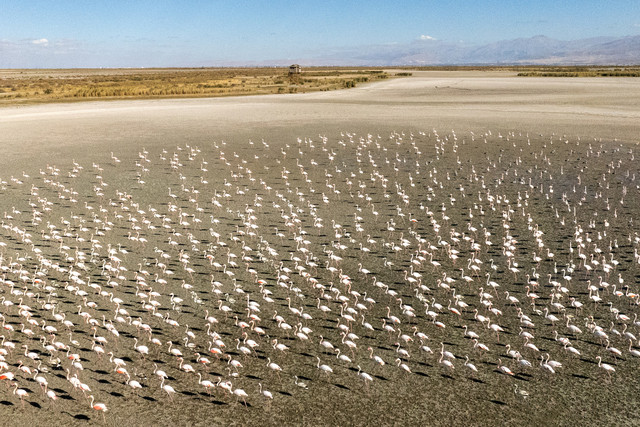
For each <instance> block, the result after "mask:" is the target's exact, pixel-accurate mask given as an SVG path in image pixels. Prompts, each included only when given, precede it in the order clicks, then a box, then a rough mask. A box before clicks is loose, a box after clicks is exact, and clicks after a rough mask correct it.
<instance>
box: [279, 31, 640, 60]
mask: <svg viewBox="0 0 640 427" xmlns="http://www.w3.org/2000/svg"><path fill="white" fill-rule="evenodd" d="M280 62H281V61H278V63H280ZM297 62H299V63H300V64H302V65H362V66H374V65H413V66H428V65H494V64H497V65H530V64H532V65H547V64H548V65H637V64H640V36H628V37H621V38H620V37H595V38H589V39H582V40H573V41H562V40H555V39H551V38H549V37H546V36H535V37H531V38H519V39H514V40H504V41H499V42H495V43H489V44H485V45H475V44H470V43H463V42H460V43H452V42H445V41H440V40H434V39H425V40H415V41H413V42H411V43H407V44H389V45H377V46H365V47H360V48H357V49H344V50H335V51H333V52H326V53H324V54H319V55H317V56H314V57H307V58H305V59H299V60H297ZM282 63H283V64H284V63H286V61H282Z"/></svg>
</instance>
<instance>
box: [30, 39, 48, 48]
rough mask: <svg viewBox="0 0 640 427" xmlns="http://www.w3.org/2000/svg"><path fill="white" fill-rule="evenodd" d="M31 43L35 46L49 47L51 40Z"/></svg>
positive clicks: (32, 41)
mask: <svg viewBox="0 0 640 427" xmlns="http://www.w3.org/2000/svg"><path fill="white" fill-rule="evenodd" d="M31 43H32V44H35V45H36V46H49V40H47V39H37V40H31Z"/></svg>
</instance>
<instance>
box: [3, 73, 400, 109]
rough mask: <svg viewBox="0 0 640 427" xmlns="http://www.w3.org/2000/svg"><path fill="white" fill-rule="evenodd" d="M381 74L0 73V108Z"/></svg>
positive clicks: (311, 84)
mask: <svg viewBox="0 0 640 427" xmlns="http://www.w3.org/2000/svg"><path fill="white" fill-rule="evenodd" d="M387 77H389V75H388V74H387V73H385V72H383V71H382V70H376V69H373V70H372V69H358V68H356V69H346V68H332V69H329V68H311V69H307V70H305V71H303V73H302V74H300V75H294V76H289V75H288V69H285V68H197V69H182V68H173V69H167V68H165V69H107V70H104V69H69V70H0V105H13V104H17V103H20V104H22V103H43V102H60V101H77V100H95V99H123V98H136V99H139V98H173V97H200V96H201V97H217V96H233V95H259V94H273V93H302V92H311V91H327V90H335V89H342V88H348V87H354V86H356V85H357V84H358V83H363V82H369V81H375V80H380V79H384V78H387Z"/></svg>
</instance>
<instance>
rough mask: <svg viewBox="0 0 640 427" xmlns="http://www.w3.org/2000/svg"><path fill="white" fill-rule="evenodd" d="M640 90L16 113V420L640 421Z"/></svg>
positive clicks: (448, 86)
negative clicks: (639, 160) (639, 376)
mask: <svg viewBox="0 0 640 427" xmlns="http://www.w3.org/2000/svg"><path fill="white" fill-rule="evenodd" d="M637 95H639V94H638V88H637V87H636V86H635V85H634V84H633V80H626V79H529V78H527V79H524V78H515V77H512V76H508V75H505V74H501V73H442V72H438V73H431V72H417V73H415V75H414V76H413V77H411V78H408V79H402V80H400V79H398V80H390V81H386V82H382V83H378V84H374V85H366V86H361V87H358V88H355V89H352V90H348V91H340V92H325V93H314V94H304V95H287V96H261V97H246V98H227V99H194V100H186V99H180V100H158V101H130V102H124V101H114V102H92V103H78V104H61V105H42V106H33V107H22V108H7V109H2V110H0V147H2V157H1V158H0V166H1V167H0V177H1V178H2V180H3V183H2V186H0V200H1V202H2V206H3V207H4V209H3V210H4V212H3V218H2V228H0V268H1V273H0V274H1V276H0V279H1V281H2V282H1V283H0V294H1V295H0V300H1V301H2V305H1V306H0V314H2V318H0V320H1V321H2V329H1V332H0V334H1V335H2V337H3V338H1V339H2V342H1V343H0V346H1V347H0V353H1V355H2V357H3V358H4V359H3V360H2V362H3V363H4V364H3V365H0V381H6V382H7V387H4V385H3V384H0V404H1V405H2V406H0V415H2V416H4V417H11V419H12V420H13V421H14V422H15V423H16V424H19V425H25V424H29V423H30V424H33V425H44V424H45V423H58V424H63V425H73V424H77V425H81V424H82V423H84V422H86V421H87V420H90V421H91V422H93V423H95V424H100V423H104V424H106V425H149V424H157V425H210V424H212V423H213V424H219V425H230V424H241V425H278V424H279V425H291V424H295V425H299V424H303V425H323V426H324V425H393V424H400V425H451V424H454V425H491V424H496V422H498V421H496V420H499V423H500V424H501V425H533V424H538V425H569V424H574V425H577V424H578V423H579V425H624V424H631V423H633V422H634V420H636V419H637V418H638V416H640V413H639V412H638V411H639V409H638V407H637V405H634V398H633V396H637V393H638V391H639V390H640V385H639V382H638V380H637V375H636V372H637V368H638V363H639V360H640V359H638V357H639V356H640V350H638V338H637V337H640V322H638V320H637V317H638V314H640V309H639V307H640V305H639V302H640V297H639V295H640V287H639V285H638V283H639V281H638V260H639V259H640V258H638V256H637V253H638V250H639V249H640V234H639V232H638V231H637V230H638V228H637V218H638V213H639V212H640V186H639V185H638V181H637V177H636V175H637V160H636V159H635V155H637V153H636V150H637V147H636V145H637V142H638V135H637V129H638V127H637V123H638V120H637V119H638V115H639V111H640V109H639V108H638V103H639V101H638V100H639V99H640V97H638V96H637ZM616 138H617V141H616ZM36 369H37V370H38V373H35V370H36ZM160 371H164V373H161V372H160ZM11 378H13V379H11ZM43 380H44V382H46V386H45V385H43V384H44V383H43ZM207 381H208V382H207ZM167 387H169V388H167ZM89 389H90V391H89ZM17 390H23V393H22V395H23V394H24V393H26V396H24V399H23V400H22V399H21V397H20V395H18V394H17ZM265 390H268V391H270V392H271V395H270V396H269V395H268V394H267V395H266V394H264V391H265ZM523 390H524V391H525V394H523V393H522V391H523ZM47 391H50V392H53V393H54V397H56V396H57V399H56V400H53V399H52V398H51V396H50V395H46V394H45V393H46V392H47ZM90 396H94V399H95V401H96V402H100V403H103V404H105V405H106V408H108V411H107V412H106V413H101V412H99V410H100V408H101V407H98V408H97V410H96V408H95V407H93V408H92V405H90V403H91V398H90ZM593 408H598V410H593ZM103 415H104V417H103Z"/></svg>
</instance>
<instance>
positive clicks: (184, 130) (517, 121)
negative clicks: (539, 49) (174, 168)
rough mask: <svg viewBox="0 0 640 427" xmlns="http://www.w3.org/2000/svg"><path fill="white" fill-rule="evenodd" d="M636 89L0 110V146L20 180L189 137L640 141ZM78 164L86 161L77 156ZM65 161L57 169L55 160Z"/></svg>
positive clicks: (598, 82) (374, 94)
mask: <svg viewBox="0 0 640 427" xmlns="http://www.w3.org/2000/svg"><path fill="white" fill-rule="evenodd" d="M639 115H640V85H638V84H637V82H636V81H635V80H634V79H631V78H523V77H514V76H513V75H509V74H508V73H500V72H486V73H482V72H448V73H445V72H414V76H413V77H411V78H407V79H396V80H389V81H385V82H380V83H375V84H372V85H362V86H360V87H357V88H354V89H351V90H345V91H335V92H321V93H309V94H300V95H269V96H256V97H239V98H227V99H219V98H218V99H179V100H176V99H174V100H152V101H112V102H88V103H73V104H54V105H39V106H31V107H14V108H4V109H2V110H0V143H1V144H2V147H3V153H4V154H5V155H4V157H3V160H5V161H7V160H8V161H9V162H8V163H5V164H4V165H3V167H4V168H5V170H6V171H7V172H10V173H17V172H16V168H19V167H20V166H21V163H20V162H18V163H15V160H18V159H20V158H21V157H22V156H23V155H26V156H28V157H29V158H30V159H32V161H37V162H42V161H63V160H64V159H65V158H66V157H68V156H70V155H71V154H72V152H73V151H74V150H76V149H77V148H79V147H84V148H85V149H86V150H91V152H93V153H96V152H102V153H106V152H108V151H111V150H117V151H120V150H128V149H131V150H133V149H134V148H133V147H134V145H135V144H133V145H132V144H131V142H132V138H133V140H135V142H136V144H141V145H145V146H153V145H156V144H162V145H164V144H168V143H178V142H180V141H182V140H184V138H188V139H189V140H191V141H193V142H204V141H207V140H209V139H210V138H226V139H228V140H238V141H242V140H245V139H247V138H251V137H254V138H262V137H266V138H271V139H273V140H275V141H274V142H277V140H278V139H280V138H279V136H281V135H282V136H285V137H286V135H291V136H294V135H295V136H304V135H307V136H309V135H317V133H327V132H331V131H332V130H336V131H341V130H354V131H355V130H359V129H364V128H367V129H369V130H368V131H375V130H376V129H379V130H381V131H382V130H388V129H407V130H408V129H425V128H426V129H432V128H436V129H438V128H444V129H451V128H453V129H456V130H459V131H463V130H464V131H466V130H476V131H481V130H486V129H501V130H511V129H517V130H519V131H524V132H532V133H536V132H538V133H540V132H544V131H547V130H549V129H554V132H560V133H567V134H571V135H573V136H581V137H595V138H618V139H621V140H625V141H631V142H634V139H635V138H637V123H638V120H639V119H640V117H639ZM73 155H74V156H76V157H77V156H81V155H82V153H81V152H80V153H73ZM58 159H59V160H58Z"/></svg>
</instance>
